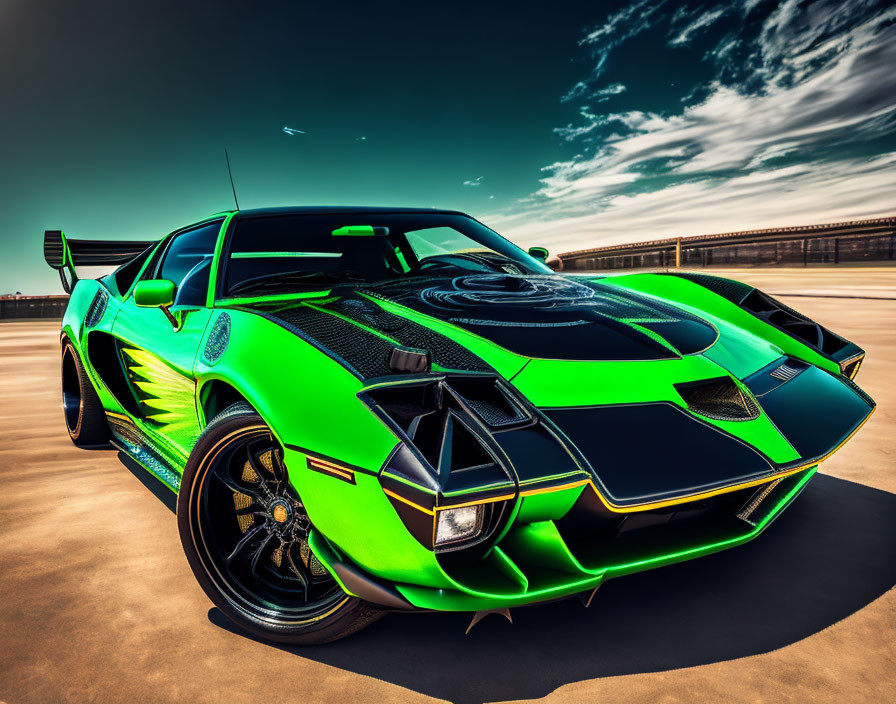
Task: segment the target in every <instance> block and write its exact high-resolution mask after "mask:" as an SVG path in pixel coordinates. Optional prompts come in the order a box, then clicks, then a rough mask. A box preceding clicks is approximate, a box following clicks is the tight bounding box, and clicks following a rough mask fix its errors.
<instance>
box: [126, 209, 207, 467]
mask: <svg viewBox="0 0 896 704" xmlns="http://www.w3.org/2000/svg"><path fill="white" fill-rule="evenodd" d="M221 222H222V221H221V220H216V221H214V222H211V223H204V224H203V225H200V226H198V227H195V228H192V229H189V230H185V231H184V232H180V233H176V234H174V235H173V236H172V237H171V239H170V240H169V242H168V243H167V245H166V248H165V251H164V252H163V254H162V256H161V257H160V259H159V261H158V262H157V263H156V264H155V265H153V266H150V267H149V268H148V269H147V271H146V272H144V275H143V277H142V278H143V280H148V279H167V280H169V281H172V282H173V283H174V284H175V286H176V287H177V288H176V295H175V299H174V305H173V306H172V311H174V316H175V317H176V318H177V320H178V325H177V326H175V325H174V324H173V323H172V321H171V319H170V318H169V316H168V315H166V312H165V311H164V310H162V309H161V308H143V307H139V306H137V305H136V304H135V303H134V296H133V295H131V296H128V297H127V298H126V299H125V300H124V301H123V302H122V304H121V311H120V313H119V314H118V317H117V318H116V319H115V323H114V325H113V328H112V332H113V335H115V337H116V338H118V341H119V351H120V355H121V362H122V366H123V369H124V371H125V373H126V375H127V377H128V381H129V383H130V387H131V391H132V392H133V394H134V396H135V397H136V399H137V408H138V410H139V412H140V418H139V420H141V421H143V425H144V430H147V431H149V432H150V433H151V434H158V435H161V436H163V437H164V438H165V439H166V440H168V441H169V442H170V443H172V444H174V445H175V448H176V449H177V450H180V454H183V455H184V456H186V455H187V454H189V452H190V449H191V448H192V446H193V444H194V443H195V441H196V438H197V437H198V435H199V430H200V427H199V415H198V413H197V409H196V381H195V378H194V376H193V365H194V363H195V361H196V354H197V349H198V346H199V343H200V341H201V340H202V336H203V333H204V332H205V328H206V325H207V324H208V320H209V317H210V314H211V311H210V310H209V309H208V308H206V307H205V303H206V300H205V299H206V293H207V291H208V277H209V271H210V269H211V261H212V257H213V256H214V251H215V243H216V242H217V239H218V233H219V230H220V228H221Z"/></svg>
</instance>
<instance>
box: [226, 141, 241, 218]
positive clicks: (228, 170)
mask: <svg viewBox="0 0 896 704" xmlns="http://www.w3.org/2000/svg"><path fill="white" fill-rule="evenodd" d="M224 159H225V160H226V161H227V175H228V176H230V190H232V191H233V202H234V204H235V205H236V209H237V210H239V209H240V202H239V201H238V200H237V199H236V186H234V185H233V172H232V171H231V170H230V156H229V155H228V154H227V147H224Z"/></svg>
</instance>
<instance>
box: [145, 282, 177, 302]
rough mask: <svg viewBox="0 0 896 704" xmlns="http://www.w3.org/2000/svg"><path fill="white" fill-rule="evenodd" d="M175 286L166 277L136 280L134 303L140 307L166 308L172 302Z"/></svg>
mask: <svg viewBox="0 0 896 704" xmlns="http://www.w3.org/2000/svg"><path fill="white" fill-rule="evenodd" d="M176 288H177V287H176V286H175V285H174V282H173V281H168V279H151V280H149V281H138V282H137V285H136V286H135V287H134V303H136V304H137V305H138V306H140V307H141V308H167V307H168V306H170V305H171V304H173V303H174V293H175V289H176Z"/></svg>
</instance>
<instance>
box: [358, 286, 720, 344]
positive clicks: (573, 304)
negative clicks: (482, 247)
mask: <svg viewBox="0 0 896 704" xmlns="http://www.w3.org/2000/svg"><path fill="white" fill-rule="evenodd" d="M366 293H367V294H368V295H369V296H370V297H371V298H374V299H379V300H381V301H388V302H391V303H393V304H398V305H401V306H404V307H406V308H408V309H410V310H412V311H415V312H417V313H420V314H422V315H425V316H428V317H431V318H434V319H436V320H439V321H442V322H444V323H448V324H450V325H452V326H456V327H457V328H460V329H461V330H464V331H466V332H468V333H472V334H474V335H476V336H478V337H480V338H483V339H485V340H488V341H489V342H492V343H494V344H496V345H498V346H500V347H502V348H504V349H505V350H507V351H509V352H512V353H514V354H517V355H520V356H524V357H529V358H537V359H555V360H585V361H595V360H600V361H608V360H658V359H671V358H675V357H679V356H680V355H684V354H694V353H697V352H701V351H703V350H706V349H707V348H709V347H710V346H712V344H713V343H714V342H715V341H716V339H717V333H716V330H715V328H714V327H713V326H712V325H711V324H709V323H708V322H707V321H705V320H702V319H700V318H698V317H697V316H695V315H692V314H690V313H687V312H685V311H683V310H681V309H679V308H676V307H673V306H671V305H668V304H665V303H662V302H659V301H657V300H656V299H651V298H650V297H648V296H644V295H642V294H638V293H634V292H631V291H625V290H622V289H618V288H613V287H612V286H608V285H605V284H602V283H600V282H597V281H589V280H575V279H572V278H569V277H561V276H520V275H512V274H474V275H469V276H459V277H454V278H435V279H432V278H426V279H412V280H409V281H398V282H388V283H385V284H380V285H377V286H372V287H370V288H369V289H368V290H367V292H366ZM391 311H392V312H393V313H395V312H397V309H396V308H394V307H393V308H392V309H391Z"/></svg>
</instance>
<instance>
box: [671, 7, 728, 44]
mask: <svg viewBox="0 0 896 704" xmlns="http://www.w3.org/2000/svg"><path fill="white" fill-rule="evenodd" d="M726 11H727V10H725V9H724V8H723V9H720V10H709V11H708V12H704V13H703V14H702V15H700V16H699V17H697V18H696V19H695V20H694V21H693V22H691V23H690V24H689V25H687V27H685V28H684V29H682V30H680V31H679V33H678V36H676V37H675V38H674V39H672V41H670V42H669V44H671V45H672V46H683V45H685V44H687V43H688V42H690V41H691V39H692V38H693V36H694V34H695V33H696V32H698V31H699V30H701V29H703V28H704V27H708V26H709V25H711V24H712V23H713V22H715V21H716V20H717V19H719V18H720V17H721V16H722V15H724V14H725V13H726Z"/></svg>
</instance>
